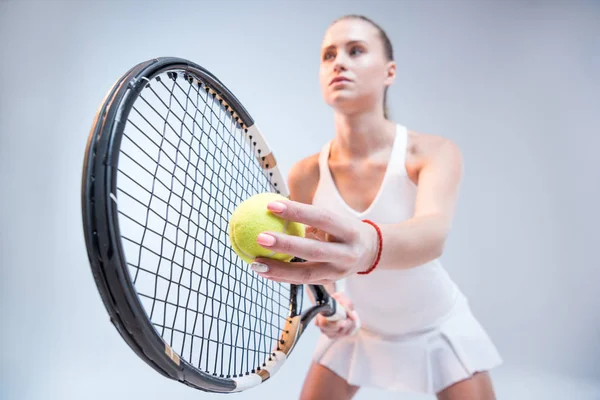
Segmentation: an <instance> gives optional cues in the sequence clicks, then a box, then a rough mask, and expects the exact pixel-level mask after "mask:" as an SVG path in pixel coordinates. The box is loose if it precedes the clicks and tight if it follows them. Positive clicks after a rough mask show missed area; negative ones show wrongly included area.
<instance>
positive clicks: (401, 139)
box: [388, 124, 408, 175]
mask: <svg viewBox="0 0 600 400" xmlns="http://www.w3.org/2000/svg"><path fill="white" fill-rule="evenodd" d="M407 147H408V129H407V128H406V127H405V126H402V125H399V124H398V125H397V126H396V139H395V140H394V146H393V147H392V153H391V154H390V160H389V161H388V169H389V170H390V171H398V172H400V173H401V174H402V175H405V174H406V150H407Z"/></svg>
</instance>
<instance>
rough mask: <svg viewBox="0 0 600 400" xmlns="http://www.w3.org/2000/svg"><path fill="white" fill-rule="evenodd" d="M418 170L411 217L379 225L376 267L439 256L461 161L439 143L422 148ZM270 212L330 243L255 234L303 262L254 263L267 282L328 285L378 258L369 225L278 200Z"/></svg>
mask: <svg viewBox="0 0 600 400" xmlns="http://www.w3.org/2000/svg"><path fill="white" fill-rule="evenodd" d="M417 165H418V166H417V168H416V175H417V180H418V185H417V197H416V201H415V210H414V215H413V217H412V218H410V219H408V220H406V221H403V222H401V223H397V224H380V225H379V228H380V229H381V234H382V239H383V240H382V253H381V259H380V261H379V265H378V267H377V268H381V269H408V268H412V267H416V266H419V265H422V264H424V263H426V262H428V261H431V260H434V259H436V258H438V257H439V256H440V255H441V254H442V251H443V248H444V243H445V241H446V238H447V236H448V233H449V231H450V228H451V225H452V220H453V217H454V212H455V208H456V201H457V198H458V191H459V186H460V181H461V178H462V156H461V153H460V150H459V149H458V147H457V146H456V145H455V144H454V143H453V142H451V141H450V140H447V139H441V138H439V139H436V140H434V141H433V143H430V144H429V145H428V146H426V147H425V148H424V151H423V153H422V155H419V156H418V162H417ZM268 209H269V210H270V211H271V212H274V213H276V214H278V215H279V216H280V217H282V218H284V219H288V220H290V221H297V222H301V223H304V224H306V225H308V226H309V227H311V229H316V230H319V231H321V232H327V234H328V235H327V237H328V239H327V240H326V241H325V240H314V239H309V238H299V237H294V236H289V235H286V234H282V233H277V232H264V234H261V235H259V238H258V242H259V244H261V245H262V246H264V247H266V248H269V249H272V250H273V251H276V252H280V253H286V254H293V255H295V256H297V257H300V258H302V259H305V260H307V262H304V263H285V262H280V261H277V260H272V259H265V258H259V259H256V260H255V261H256V262H257V263H260V264H263V265H266V266H267V268H268V271H267V272H261V273H260V275H262V276H264V277H266V278H269V279H272V280H275V281H277V282H290V283H296V284H328V283H331V282H335V281H337V280H339V279H341V278H343V277H345V276H349V275H352V274H355V273H358V272H362V271H365V270H367V269H369V267H370V266H371V265H372V264H373V262H374V261H375V259H376V256H377V252H378V249H379V239H378V235H377V232H376V230H375V229H374V228H373V227H372V226H371V225H369V224H366V223H364V222H362V221H359V220H357V219H354V218H349V217H344V216H341V215H337V214H335V213H331V212H328V211H327V210H324V209H322V208H321V207H318V206H314V205H307V204H300V203H297V202H294V201H281V202H279V201H276V202H273V203H270V204H269V205H268ZM321 236H323V235H321Z"/></svg>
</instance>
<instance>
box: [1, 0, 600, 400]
mask: <svg viewBox="0 0 600 400" xmlns="http://www.w3.org/2000/svg"><path fill="white" fill-rule="evenodd" d="M347 13H364V14H366V15H367V16H369V17H371V18H373V19H375V20H376V21H377V22H379V23H380V24H381V25H382V26H383V27H384V29H386V30H387V32H388V34H389V36H390V37H391V39H392V42H393V44H394V46H395V54H396V60H397V62H398V64H399V68H398V71H399V76H398V79H397V83H396V85H395V86H394V87H393V88H392V89H391V91H390V108H391V111H392V117H393V119H395V120H396V121H398V122H400V123H402V124H405V125H407V126H409V127H410V128H412V129H414V130H418V131H422V132H429V133H436V134H440V135H443V136H447V137H449V138H451V139H452V140H454V141H456V142H457V143H458V144H459V145H460V147H461V149H462V152H463V155H464V159H465V178H464V183H463V187H462V192H461V198H460V203H459V206H458V212H457V216H456V222H455V226H454V230H453V233H452V235H451V237H450V239H449V244H448V246H447V251H446V253H445V254H444V256H443V261H444V263H445V266H446V268H448V270H449V271H450V273H451V275H452V276H453V278H454V279H455V280H456V281H457V282H458V284H459V285H460V286H461V288H462V290H463V291H464V292H465V293H466V294H467V295H468V296H469V298H470V300H471V304H472V307H473V310H474V312H475V314H476V316H477V317H478V318H479V319H480V321H481V322H482V324H483V325H484V326H485V327H486V329H487V330H488V332H489V333H490V335H491V336H492V338H493V339H494V341H495V342H496V344H497V346H498V348H499V349H500V351H501V353H502V355H503V357H504V358H505V361H506V362H505V364H504V365H503V366H502V367H501V368H499V369H497V370H496V371H494V373H493V377H494V379H495V384H496V388H497V392H498V395H499V398H501V399H537V398H540V399H542V398H543V399H551V398H555V399H559V398H567V397H568V398H580V399H597V398H600V361H599V360H600V343H599V338H600V334H599V332H600V305H598V300H597V293H598V288H599V283H600V268H599V267H600V265H599V264H600V262H599V261H598V258H597V248H598V241H599V240H598V239H600V234H599V233H598V228H597V227H598V222H599V215H600V213H599V212H598V210H597V207H598V204H600V190H599V182H600V167H599V166H598V161H597V159H595V158H594V157H595V156H597V154H598V148H599V147H600V138H599V135H598V134H599V133H600V129H599V128H600V123H599V119H600V118H599V113H600V107H599V105H600V102H599V96H600V95H599V93H600V74H599V71H600V2H598V1H568V0H564V1H491V0H489V1H475V0H472V1H459V0H452V1H442V0H438V1H433V0H429V1H367V0H364V1H329V2H323V3H320V2H317V1H305V2H300V1H247V2H242V1H188V2H185V1H169V2H167V1H145V2H142V1H140V2H132V1H129V2H117V1H104V2H100V1H98V2H84V1H81V2H77V1H63V2H57V1H39V2H34V1H1V2H0V58H1V60H2V62H1V64H0V84H1V86H0V180H1V181H0V188H1V189H0V190H1V193H2V197H1V205H2V206H1V207H0V218H1V219H0V222H1V224H0V226H1V229H0V243H1V246H2V247H1V249H0V250H1V251H0V260H1V261H0V262H1V278H0V296H1V303H0V304H1V306H0V307H1V312H2V317H1V320H0V321H1V326H2V329H0V332H1V339H2V343H3V351H2V352H0V360H1V375H0V398H2V399H11V400H12V399H44V400H50V399H61V400H68V399H82V398H85V399H106V398H111V399H125V398H135V399H137V398H146V399H163V398H177V399H199V398H200V399H201V398H208V397H212V396H210V395H208V394H205V393H201V392H197V391H194V390H192V389H189V388H187V387H185V386H183V385H180V384H177V383H175V382H171V381H168V380H165V379H163V378H162V377H160V376H159V375H158V374H156V373H155V372H154V371H153V370H151V369H150V368H149V367H147V366H146V365H145V364H144V363H143V362H142V361H140V360H139V359H138V358H137V357H136V356H135V355H134V354H133V352H131V351H130V350H129V349H128V347H127V346H126V344H125V343H124V342H122V341H121V339H120V338H119V336H118V334H117V332H116V330H115V329H114V328H113V327H112V325H111V324H110V323H109V320H108V317H107V314H106V312H105V310H104V308H103V305H102V303H101V301H100V298H99V296H98V294H97V291H96V289H95V285H94V282H93V280H92V276H91V273H90V270H89V266H88V261H87V255H86V252H85V246H84V241H83V236H82V225H81V213H80V180H81V165H82V160H83V153H84V148H85V144H86V140H87V136H88V131H89V129H90V126H91V123H92V120H93V116H94V113H95V111H96V108H97V107H98V105H99V104H100V102H101V100H102V98H103V97H104V94H105V93H106V91H107V90H108V89H109V87H110V85H111V84H112V83H113V81H114V80H115V79H116V78H117V77H119V76H120V75H121V74H122V73H123V72H125V71H126V70H127V69H129V68H130V67H131V66H132V65H134V64H136V63H138V62H140V61H143V60H146V59H149V58H152V57H156V56H178V57H184V58H189V59H191V60H193V61H195V62H197V63H199V64H202V65H204V66H205V67H207V68H208V69H209V70H211V71H213V72H214V73H215V74H216V75H217V76H219V77H220V79H221V80H222V81H223V82H225V84H226V85H227V86H228V87H229V88H230V89H231V90H232V91H233V92H234V93H235V94H236V95H237V96H238V97H239V98H240V99H241V101H242V102H243V103H244V104H245V105H246V107H247V108H248V109H249V111H250V112H251V114H252V115H253V116H254V118H255V119H256V120H257V121H258V124H259V126H260V127H261V129H262V130H263V131H264V132H265V134H266V135H267V137H268V138H269V143H270V145H271V147H273V148H274V149H275V150H276V153H275V154H277V155H278V160H279V164H280V165H281V167H282V169H283V172H284V173H286V174H287V172H288V171H289V168H290V167H291V165H292V164H293V163H294V162H295V161H297V160H299V159H300V158H302V157H305V156H307V155H309V154H312V153H314V152H316V151H318V150H319V149H320V147H321V146H322V144H323V143H324V142H325V141H326V140H328V139H329V138H330V137H331V136H332V135H333V120H332V113H331V110H330V109H329V108H328V107H327V106H326V105H325V104H324V102H323V100H322V98H321V95H320V89H319V85H318V79H317V72H318V66H319V46H320V42H321V39H322V36H323V33H324V31H325V29H326V28H327V26H328V24H329V23H330V22H331V21H332V20H333V19H335V18H337V17H339V16H341V15H343V14H347ZM316 338H317V331H316V328H314V327H313V328H312V329H310V330H309V332H308V333H307V334H306V337H305V339H306V340H303V341H302V343H301V344H300V346H299V348H297V350H296V351H295V353H294V355H293V356H292V358H291V359H290V360H289V362H288V363H287V364H286V365H285V367H284V369H283V370H282V371H281V372H280V373H279V375H278V377H277V379H273V380H271V381H269V382H268V384H266V385H263V387H260V388H257V389H255V390H253V391H251V392H248V393H243V394H239V395H235V396H234V397H236V396H237V397H238V398H244V399H259V398H260V399H275V398H280V397H281V396H286V397H290V398H297V395H298V393H299V390H300V387H301V384H302V381H303V378H304V374H305V372H306V370H307V368H308V364H309V361H310V353H311V351H312V348H313V345H314V342H315V340H316ZM356 398H357V399H366V398H371V399H391V398H399V399H400V398H402V399H405V398H406V399H413V398H414V399H425V398H430V397H428V396H420V395H400V394H393V393H386V392H382V391H377V390H373V389H365V390H363V391H361V392H359V394H358V396H357V397H356Z"/></svg>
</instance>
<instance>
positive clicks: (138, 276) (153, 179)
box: [117, 75, 292, 377]
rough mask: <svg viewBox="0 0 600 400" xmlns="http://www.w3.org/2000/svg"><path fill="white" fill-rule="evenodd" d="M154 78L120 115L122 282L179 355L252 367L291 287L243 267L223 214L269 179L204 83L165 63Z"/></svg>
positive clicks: (276, 326) (199, 364) (233, 368)
mask: <svg viewBox="0 0 600 400" xmlns="http://www.w3.org/2000/svg"><path fill="white" fill-rule="evenodd" d="M156 82H158V84H157V85H154V84H149V85H147V86H146V88H145V89H144V90H143V91H142V93H141V94H140V96H139V98H138V100H136V103H135V104H134V106H133V108H132V110H133V111H132V112H131V113H130V115H129V117H128V119H127V125H126V129H125V134H124V138H123V143H122V146H121V155H124V157H120V162H119V169H118V172H119V179H118V181H117V182H118V188H117V189H118V194H119V217H120V226H121V230H122V237H123V239H124V241H123V243H126V245H124V247H125V248H126V251H125V253H126V259H127V261H128V266H129V268H130V272H131V276H132V281H133V284H134V286H135V288H136V290H137V292H138V296H139V298H140V299H141V302H142V304H143V305H144V308H145V309H146V311H147V313H148V316H149V318H150V320H151V322H152V324H153V326H154V327H155V329H156V330H157V332H158V333H159V334H160V335H161V336H162V337H163V339H164V340H165V342H166V343H168V344H169V345H170V346H171V347H172V348H173V349H174V350H175V351H176V352H177V353H178V354H179V355H180V356H181V358H183V359H185V360H186V361H187V362H189V363H191V364H192V365H194V366H195V367H196V368H199V369H202V370H204V371H205V372H209V373H212V374H213V375H219V376H228V377H229V376H240V375H244V374H247V373H249V372H254V371H256V370H257V369H259V368H261V366H263V365H264V362H265V361H266V360H267V359H268V358H269V356H270V354H271V353H272V351H273V350H274V348H273V347H272V346H273V345H274V344H276V343H277V342H278V340H279V338H280V336H281V332H282V329H283V326H284V324H285V317H286V316H287V314H288V313H289V304H290V301H291V299H290V298H291V296H292V294H291V291H290V288H289V285H283V284H278V283H276V282H273V281H268V280H265V279H263V278H260V277H258V276H257V275H256V274H254V273H252V272H251V271H249V270H248V268H247V265H245V264H244V263H243V261H242V260H240V259H239V258H238V257H237V255H236V254H235V252H233V250H232V248H231V244H230V243H229V241H228V233H227V226H228V219H229V216H230V215H231V212H232V211H233V209H234V208H235V206H236V205H237V204H239V203H240V202H241V201H242V200H244V199H246V198H247V197H249V196H251V195H253V194H256V193H261V192H267V191H276V189H275V188H274V185H273V183H272V182H271V180H270V178H269V177H266V176H265V174H264V173H263V171H262V168H261V166H260V164H259V162H258V160H257V158H256V155H257V153H258V152H257V151H256V148H255V146H253V145H252V144H249V143H248V142H247V140H246V138H245V135H247V133H246V132H245V130H244V129H243V127H241V126H240V125H239V124H238V122H237V121H236V120H235V119H234V118H233V117H232V115H231V112H230V110H228V109H226V108H225V107H224V106H223V104H222V102H220V101H219V99H218V98H217V97H216V96H213V95H212V94H211V93H210V92H209V91H208V90H207V89H206V87H205V86H202V85H199V84H192V83H190V81H189V80H187V79H186V80H182V79H179V78H177V76H176V75H169V76H168V77H165V76H164V75H161V76H160V77H159V78H158V79H157V80H156ZM182 82H187V84H186V85H184V84H182ZM152 171H154V172H152Z"/></svg>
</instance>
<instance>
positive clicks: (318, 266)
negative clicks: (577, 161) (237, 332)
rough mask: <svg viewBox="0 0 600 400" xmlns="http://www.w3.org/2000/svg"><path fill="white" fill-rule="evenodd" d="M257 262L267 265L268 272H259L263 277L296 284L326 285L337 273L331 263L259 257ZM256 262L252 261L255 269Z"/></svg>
mask: <svg viewBox="0 0 600 400" xmlns="http://www.w3.org/2000/svg"><path fill="white" fill-rule="evenodd" d="M255 263H260V264H263V265H265V266H266V267H267V271H266V272H257V274H259V275H260V276H262V277H263V278H266V279H271V280H274V281H276V282H285V283H291V284H295V285H302V284H312V285H326V284H328V283H331V282H333V280H332V279H331V277H332V276H333V275H334V273H335V268H334V267H332V266H331V264H329V263H319V262H310V261H307V262H303V263H299V262H284V261H279V260H273V259H270V258H257V259H256V260H255ZM255 263H252V266H251V267H252V268H253V269H254V268H255V267H254V265H255Z"/></svg>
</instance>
